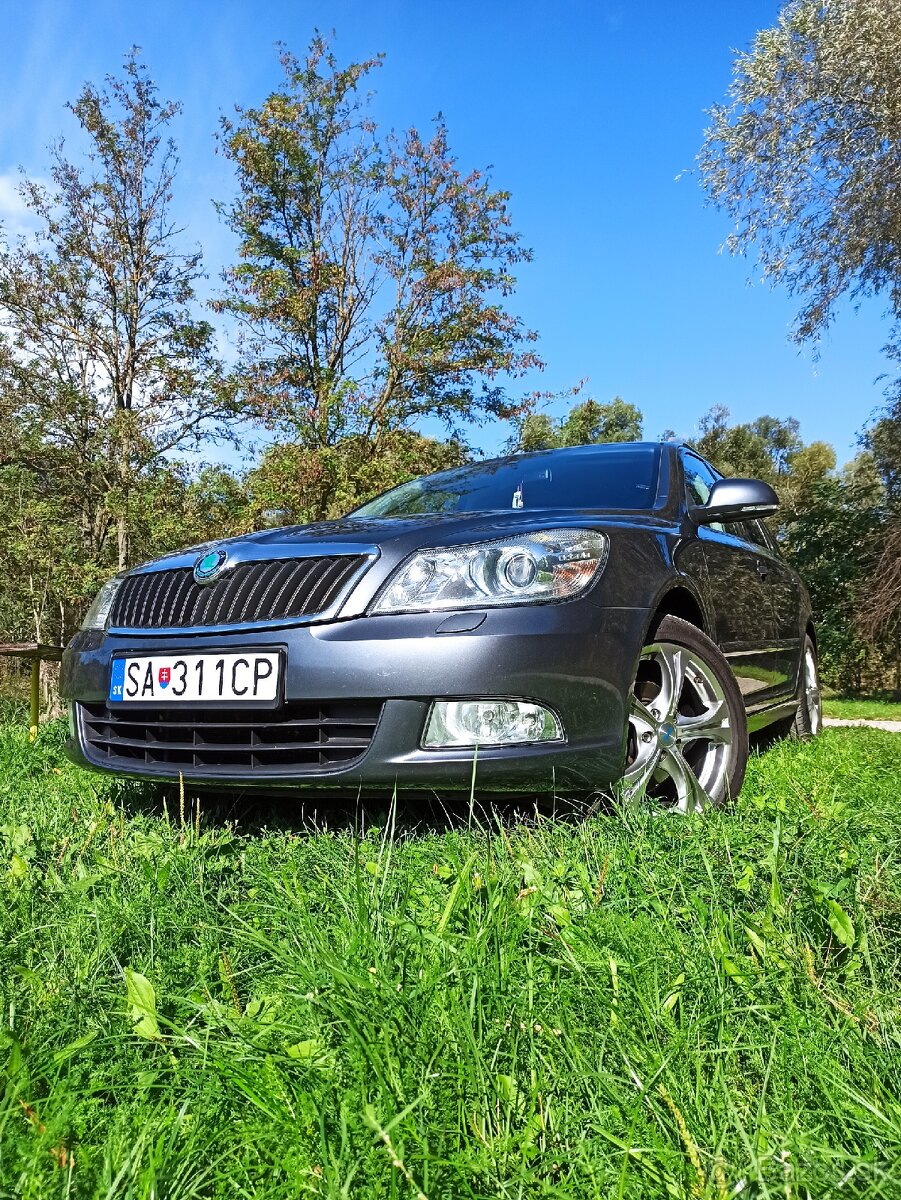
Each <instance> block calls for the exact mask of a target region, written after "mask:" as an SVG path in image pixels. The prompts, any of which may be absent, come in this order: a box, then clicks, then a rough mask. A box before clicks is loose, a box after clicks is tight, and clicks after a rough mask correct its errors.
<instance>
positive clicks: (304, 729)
mask: <svg viewBox="0 0 901 1200" xmlns="http://www.w3.org/2000/svg"><path fill="white" fill-rule="evenodd" d="M78 707H79V709H80V717H81V721H80V725H81V730H82V733H83V737H84V741H85V749H86V751H87V756H88V758H89V759H90V760H91V761H92V762H95V763H99V764H100V765H103V766H110V767H116V768H119V769H120V770H123V771H128V770H135V769H137V770H139V771H140V770H144V771H149V772H152V773H153V774H156V775H161V776H168V775H171V776H177V775H179V774H182V775H185V776H186V777H190V776H192V775H201V776H215V775H228V776H234V775H245V776H249V777H252V778H260V777H263V776H266V775H272V776H282V777H285V776H288V777H290V776H293V775H303V774H315V773H319V772H322V771H328V770H337V769H339V768H341V767H347V766H351V765H352V764H353V763H354V762H356V761H357V759H359V758H362V756H363V755H364V754H365V753H366V751H367V749H368V748H369V744H370V742H371V741H372V737H373V734H374V733H375V727H376V725H377V724H378V720H379V716H380V715H381V710H382V702H381V701H344V700H342V701H332V700H329V701H321V702H319V701H315V700H312V701H307V700H305V701H291V702H289V703H287V704H285V705H284V706H283V707H282V708H280V709H277V710H275V711H271V710H264V709H252V710H248V709H227V708H216V709H191V710H188V709H186V710H184V711H182V710H180V709H179V710H176V711H173V709H172V708H161V709H151V710H149V711H148V710H145V709H141V710H140V711H137V710H135V709H132V710H131V712H129V711H127V710H125V709H119V708H116V709H110V708H109V707H107V705H105V704H79V706H78Z"/></svg>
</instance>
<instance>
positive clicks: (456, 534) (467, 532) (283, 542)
mask: <svg viewBox="0 0 901 1200" xmlns="http://www.w3.org/2000/svg"><path fill="white" fill-rule="evenodd" d="M666 524H667V522H666V521H665V520H663V519H661V518H658V517H655V516H653V515H652V514H650V513H637V512H625V511H621V510H620V511H603V512H602V511H599V510H595V509H593V510H591V511H582V510H574V509H532V510H529V511H527V512H523V511H516V512H511V511H509V510H506V509H505V510H503V511H495V512H480V513H436V514H428V515H416V516H412V517H392V518H384V517H353V516H350V517H344V518H342V519H340V520H337V521H318V522H315V523H313V524H310V525H288V526H284V527H282V528H279V529H263V530H260V531H259V532H257V533H250V534H243V535H241V536H239V537H232V538H223V539H221V540H218V541H213V542H204V543H202V544H201V545H198V546H192V547H190V548H189V549H186V550H181V551H178V552H176V553H173V554H168V555H165V556H164V557H162V558H158V559H156V560H155V561H153V562H149V563H144V564H143V565H142V566H140V567H135V568H134V569H133V571H132V572H129V573H130V574H143V573H145V572H152V571H163V570H168V569H172V568H186V567H193V566H194V564H195V563H196V562H197V561H198V559H199V558H200V557H202V556H203V555H204V554H206V553H208V552H209V551H210V550H212V549H215V550H224V551H225V552H226V554H227V555H228V558H229V560H230V561H231V563H232V564H233V565H237V564H238V563H241V562H253V561H259V560H267V559H269V560H272V559H287V558H309V557H313V556H332V555H360V556H363V557H365V558H368V559H369V560H370V561H369V565H368V567H366V568H365V569H364V570H363V571H362V574H360V575H357V576H356V580H355V583H354V585H353V587H352V588H351V590H350V591H349V593H348V594H346V595H345V597H344V599H343V601H342V602H341V603H340V605H339V608H338V611H339V612H340V616H341V617H342V618H347V617H351V616H356V615H360V614H361V613H363V612H365V611H366V608H367V606H368V605H369V603H370V601H371V600H372V598H373V596H374V595H375V594H376V592H377V591H378V590H379V588H380V587H381V586H382V584H383V583H384V582H385V580H386V579H387V578H388V576H389V575H390V574H391V573H392V572H393V571H394V570H395V568H396V567H397V566H398V565H399V564H400V563H401V562H403V560H404V559H406V558H407V557H408V556H409V555H411V554H413V553H415V552H416V551H417V550H423V549H426V548H445V547H450V546H465V545H468V544H470V543H473V542H484V541H492V540H493V539H495V538H502V537H510V536H512V535H515V534H517V533H519V534H524V533H534V532H537V531H538V530H540V529H554V528H557V529H559V528H592V529H606V530H609V531H611V532H613V530H614V529H617V528H618V529H621V530H623V531H624V532H625V531H627V530H628V529H629V528H630V527H631V528H635V527H637V526H640V527H642V528H644V529H648V528H654V527H658V528H660V527H663V526H664V525H666ZM335 615H336V611H335V610H332V612H331V613H330V614H329V617H330V618H331V619H334V616H335Z"/></svg>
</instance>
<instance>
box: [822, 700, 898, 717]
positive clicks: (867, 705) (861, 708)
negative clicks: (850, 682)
mask: <svg viewBox="0 0 901 1200" xmlns="http://www.w3.org/2000/svg"><path fill="white" fill-rule="evenodd" d="M823 715H824V716H827V717H843V718H844V719H846V720H851V721H859V720H867V721H901V703H897V702H894V701H891V700H883V699H881V698H878V697H875V696H854V697H844V696H837V697H835V698H834V699H831V698H827V699H824V700H823Z"/></svg>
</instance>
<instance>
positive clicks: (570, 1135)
mask: <svg viewBox="0 0 901 1200" xmlns="http://www.w3.org/2000/svg"><path fill="white" fill-rule="evenodd" d="M61 739H62V733H61V731H60V729H59V727H51V728H49V729H47V730H46V731H44V732H43V733H42V735H41V738H40V740H39V742H38V744H37V745H36V746H35V747H30V746H29V745H28V743H27V732H26V730H25V729H24V726H20V727H6V728H5V729H2V730H0V826H2V830H0V855H2V857H0V890H2V895H0V1090H2V1102H0V1196H2V1197H3V1198H4V1200H5V1198H10V1200H11V1198H12V1197H16V1198H17V1200H18V1198H21V1200H32V1198H34V1200H47V1198H52V1197H73V1198H87V1197H104V1198H112V1197H123V1198H124V1197H129V1198H132V1197H133V1198H137V1197H147V1198H150V1197H157V1198H166V1200H175V1198H181V1197H223V1198H226V1197H227V1198H229V1200H232V1198H235V1197H260V1198H263V1200H270V1198H272V1200H275V1198H285V1200H287V1198H289V1197H290V1198H292V1200H295V1198H298V1197H343V1196H347V1197H362V1198H366V1200H368V1198H370V1197H396V1198H398V1200H401V1198H410V1200H413V1198H415V1197H417V1196H419V1195H425V1196H428V1197H429V1200H438V1198H439V1197H440V1198H445V1200H465V1198H470V1197H486V1198H487V1197H505V1198H507V1197H509V1198H513V1197H517V1198H523V1200H525V1198H531V1197H573V1198H579V1200H584V1198H594V1197H597V1198H607V1197H634V1198H636V1200H639V1198H640V1200H653V1198H656V1197H676V1198H678V1197H686V1200H688V1198H694V1197H713V1198H716V1200H721V1198H722V1197H726V1196H733V1195H740V1196H741V1197H743V1198H747V1197H772V1198H774V1200H775V1198H777V1197H778V1198H779V1200H792V1198H795V1197H797V1198H799V1200H800V1198H803V1200H825V1198H828V1197H836V1198H839V1197H849V1196H853V1197H899V1196H901V1054H899V1049H901V1009H899V1001H901V965H899V957H901V853H899V851H901V822H899V819H898V816H899V807H898V806H899V799H898V786H897V771H898V755H899V745H901V743H899V741H898V739H897V735H892V734H887V733H882V732H878V731H870V730H862V731H858V730H853V731H844V730H842V731H834V732H827V733H826V734H825V735H824V736H823V737H822V738H821V739H819V740H818V741H817V742H815V743H812V744H807V745H798V744H785V745H782V746H779V747H777V748H775V749H773V750H771V751H769V752H768V753H767V754H765V755H761V756H760V757H759V758H756V759H755V760H754V761H753V763H752V766H751V770H750V773H749V777H748V782H747V785H746V787H745V789H744V792H743V794H742V797H741V799H740V801H739V802H738V804H737V805H736V807H735V808H734V809H733V810H732V811H731V812H728V813H713V814H711V815H709V816H707V817H705V818H691V819H680V818H673V817H671V816H668V815H667V814H663V813H659V812H656V811H654V810H653V809H651V808H649V807H645V806H643V805H636V806H633V807H631V808H629V809H628V810H625V811H623V812H621V813H619V814H618V815H614V816H603V817H594V818H591V819H589V820H586V821H584V822H583V823H569V824H566V823H553V822H548V821H541V820H538V821H532V822H528V821H520V822H516V821H515V820H513V819H512V818H510V817H508V818H507V819H506V821H505V822H502V821H495V822H492V821H491V820H489V819H488V818H486V817H485V816H484V814H482V815H481V821H479V820H476V819H475V818H476V817H477V816H478V815H479V814H473V818H474V819H473V821H472V823H471V824H470V823H468V822H467V820H466V819H465V816H464V819H463V820H462V822H460V823H458V824H456V825H454V826H452V827H450V828H446V827H445V828H442V827H441V825H440V822H437V821H434V820H433V821H431V822H430V823H428V824H426V823H423V824H421V825H419V826H417V825H416V824H415V820H414V818H415V814H412V813H411V812H410V811H409V810H405V809H404V808H402V807H401V808H399V809H398V810H397V812H396V813H394V814H392V813H388V814H384V815H383V816H382V817H374V818H373V817H372V815H371V814H370V818H369V823H366V824H365V825H363V826H361V825H360V824H359V823H358V824H357V825H356V827H355V821H354V817H353V815H351V817H350V818H346V817H344V816H342V814H341V813H338V814H336V815H335V817H334V822H333V827H331V828H325V827H323V826H322V825H319V826H317V827H309V828H304V827H303V826H302V825H300V824H297V823H294V824H292V821H291V815H292V811H295V810H292V809H291V807H290V806H285V805H281V806H270V807H268V808H267V809H264V810H261V811H260V812H258V813H257V814H256V817H255V818H254V820H253V821H250V820H247V819H246V820H245V821H244V822H243V823H242V824H239V825H237V826H235V825H234V824H232V823H230V822H229V820H227V819H226V817H227V816H228V814H227V812H224V811H222V810H217V809H210V810H209V811H206V810H205V809H202V810H201V811H200V813H199V816H198V812H197V810H196V808H195V809H193V810H192V809H191V807H190V806H188V807H187V810H186V811H185V813H184V819H183V820H182V817H181V815H180V813H179V811H178V802H177V798H176V800H175V801H174V803H173V802H171V801H170V802H169V804H168V806H167V809H166V810H163V809H161V808H160V807H159V806H158V805H157V803H156V801H155V799H154V796H153V794H152V793H150V792H147V791H142V790H141V789H140V788H138V787H136V786H133V785H127V784H120V783H116V782H115V781H111V780H107V779H104V778H100V777H97V776H87V775H84V774H81V773H80V772H79V771H78V770H76V769H75V768H74V767H72V766H70V765H68V764H67V763H66V762H65V760H64V759H63V758H62V756H61V753H60V743H61Z"/></svg>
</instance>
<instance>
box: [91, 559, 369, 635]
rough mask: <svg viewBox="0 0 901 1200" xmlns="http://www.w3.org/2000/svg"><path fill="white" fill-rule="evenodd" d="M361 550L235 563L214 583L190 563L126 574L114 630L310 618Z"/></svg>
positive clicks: (334, 595) (334, 593)
mask: <svg viewBox="0 0 901 1200" xmlns="http://www.w3.org/2000/svg"><path fill="white" fill-rule="evenodd" d="M365 561H366V558H365V556H364V555H362V554H344V555H335V556H330V557H313V558H288V559H267V560H262V561H259V562H245V563H239V564H238V565H237V566H235V567H232V568H231V570H229V571H226V572H225V573H224V574H223V575H222V576H221V577H220V578H219V579H217V580H216V581H215V582H214V583H212V584H205V585H201V584H198V583H196V582H195V581H194V574H193V571H192V569H191V568H190V567H176V568H166V569H164V570H162V571H144V572H141V573H140V574H137V575H128V576H126V577H125V579H124V581H123V583H122V586H121V587H120V589H119V592H118V594H117V596H116V599H115V603H114V604H113V610H112V614H111V617H110V628H112V629H212V628H217V627H227V626H229V625H248V624H254V623H257V622H261V621H291V620H300V619H303V620H311V619H313V618H314V617H316V616H317V615H318V614H319V613H321V612H324V611H325V610H327V609H328V608H329V607H330V606H331V605H332V604H333V603H334V602H335V601H336V600H337V599H338V597H339V596H340V594H341V590H342V588H344V587H345V586H346V585H347V584H348V582H349V581H350V579H351V577H352V576H353V575H355V574H356V573H357V572H358V571H359V569H360V567H362V565H363V564H364V563H365Z"/></svg>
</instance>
